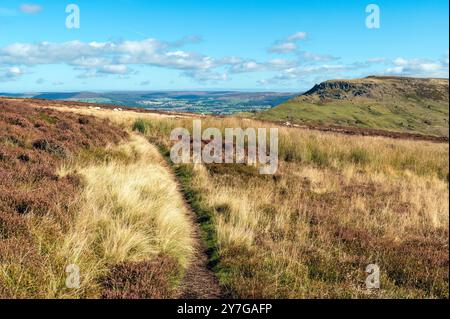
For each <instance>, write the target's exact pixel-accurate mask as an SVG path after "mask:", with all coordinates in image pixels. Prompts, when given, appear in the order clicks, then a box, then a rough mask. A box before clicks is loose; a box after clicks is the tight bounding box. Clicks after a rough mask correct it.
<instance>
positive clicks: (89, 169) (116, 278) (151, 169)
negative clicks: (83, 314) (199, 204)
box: [0, 101, 193, 298]
mask: <svg viewBox="0 0 450 319" xmlns="http://www.w3.org/2000/svg"><path fill="white" fill-rule="evenodd" d="M0 103H1V104H0V124H1V125H0V177H1V178H0V190H1V192H0V298H67V297H69V298H86V297H89V298H96V297H100V296H103V297H105V298H123V297H125V298H138V297H140V298H166V297H173V296H175V295H176V294H177V293H178V292H177V291H176V289H175V288H176V286H177V285H178V283H179V280H180V279H181V276H182V275H183V272H184V269H185V268H186V267H187V264H188V263H189V262H190V259H191V258H192V252H193V240H192V237H191V235H192V228H191V221H190V219H189V217H188V215H187V211H186V208H185V206H184V202H183V198H182V196H181V195H180V193H179V192H178V189H177V184H176V182H175V181H174V180H173V178H172V176H171V173H170V172H169V171H168V170H167V167H166V163H165V161H164V159H163V158H162V157H161V156H160V154H159V153H158V151H157V149H156V148H155V147H153V146H152V145H150V144H149V143H148V142H147V141H146V140H145V139H144V138H142V137H137V136H134V135H131V137H130V136H128V137H127V134H126V133H125V132H124V131H123V130H121V129H120V128H118V127H117V126H114V125H112V124H111V123H110V122H109V121H107V120H99V119H96V118H94V117H89V116H80V115H77V114H73V113H66V112H59V111H56V110H52V109H47V108H36V107H34V105H33V103H32V102H17V101H7V102H5V101H0ZM119 142H120V145H118V144H119ZM70 264H75V265H77V266H78V267H79V269H80V276H81V278H80V280H81V282H80V288H79V289H69V288H67V287H66V279H67V276H68V274H67V273H66V266H68V265H70Z"/></svg>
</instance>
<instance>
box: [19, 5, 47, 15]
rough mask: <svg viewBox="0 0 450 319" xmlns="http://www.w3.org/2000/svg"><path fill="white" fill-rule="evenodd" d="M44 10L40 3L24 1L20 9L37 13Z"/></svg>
mask: <svg viewBox="0 0 450 319" xmlns="http://www.w3.org/2000/svg"><path fill="white" fill-rule="evenodd" d="M42 10H43V8H42V6H40V5H38V4H29V3H24V4H22V5H21V6H20V11H22V12H23V13H27V14H36V13H39V12H41V11H42Z"/></svg>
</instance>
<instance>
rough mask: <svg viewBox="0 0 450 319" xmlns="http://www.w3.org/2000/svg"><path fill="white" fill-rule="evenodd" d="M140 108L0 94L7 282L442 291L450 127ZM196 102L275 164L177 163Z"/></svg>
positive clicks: (91, 291) (113, 291) (251, 293)
mask: <svg viewBox="0 0 450 319" xmlns="http://www.w3.org/2000/svg"><path fill="white" fill-rule="evenodd" d="M138 111H139V112H137V110H132V109H123V110H122V111H119V110H118V109H114V108H113V107H106V106H102V107H93V105H90V104H84V103H74V102H54V101H46V100H32V99H28V100H27V99H23V100H20V99H0V124H1V125H0V176H1V177H3V178H0V189H1V190H2V192H1V195H0V298H177V297H181V298H217V297H221V296H224V297H228V298H239V299H242V298H250V299H254V298H448V282H449V281H448V265H449V264H448V211H449V209H448V203H449V202H448V195H449V193H448V170H449V168H448V154H449V153H448V148H449V146H448V143H439V142H437V141H433V142H430V141H420V140H413V139H402V138H398V139H396V140H393V139H391V138H386V137H382V136H362V135H359V136H354V135H350V134H342V133H337V132H326V133H324V132H320V131H317V130H309V129H304V128H299V127H286V126H284V125H277V124H275V123H268V122H262V121H255V120H249V119H243V118H238V117H213V116H202V117H200V116H198V115H197V116H187V115H184V114H174V113H171V114H165V113H155V112H144V111H143V110H142V109H141V110H138ZM193 118H201V119H202V126H204V127H216V128H219V129H220V130H221V131H222V132H223V131H224V130H225V128H237V127H240V128H243V129H246V128H263V127H273V126H277V127H279V167H278V171H277V172H276V174H275V175H260V174H259V170H258V169H257V167H254V166H253V165H251V164H247V165H246V164H223V165H221V164H207V163H202V164H196V165H192V164H174V163H173V162H171V160H170V158H169V156H168V154H169V153H170V149H171V146H172V145H173V144H174V141H172V140H171V139H170V132H171V131H172V130H173V129H174V128H179V127H183V128H187V129H188V130H189V128H191V127H192V120H193ZM371 264H376V265H378V266H379V268H380V271H381V289H378V290H368V289H367V287H366V285H365V280H366V278H367V273H366V272H365V270H366V267H367V266H368V265H371ZM70 265H76V266H78V267H79V269H80V271H81V278H80V280H81V281H80V285H79V288H76V287H75V288H73V287H71V286H68V285H67V280H68V279H70V278H73V277H72V272H71V271H68V272H70V274H69V275H68V272H66V271H67V269H69V270H70V269H72V268H67V267H68V266H70ZM69 283H71V282H69Z"/></svg>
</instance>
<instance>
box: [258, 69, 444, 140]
mask: <svg viewBox="0 0 450 319" xmlns="http://www.w3.org/2000/svg"><path fill="white" fill-rule="evenodd" d="M448 101H449V98H448V79H420V78H403V77H374V76H371V77H367V78H363V79H356V80H331V81H326V82H323V83H321V84H318V85H316V86H314V87H313V88H312V89H311V90H309V91H308V92H306V93H304V94H302V95H300V96H297V97H295V98H293V99H291V100H289V101H287V102H285V103H283V104H281V105H279V106H277V107H275V108H273V109H270V110H268V111H264V112H261V113H259V114H257V115H256V117H257V118H259V119H266V120H275V121H289V122H292V123H297V124H315V125H326V126H349V127H358V128H370V129H382V130H389V131H396V132H407V133H420V134H425V135H437V136H447V137H448V135H449V124H448V123H449V109H448Z"/></svg>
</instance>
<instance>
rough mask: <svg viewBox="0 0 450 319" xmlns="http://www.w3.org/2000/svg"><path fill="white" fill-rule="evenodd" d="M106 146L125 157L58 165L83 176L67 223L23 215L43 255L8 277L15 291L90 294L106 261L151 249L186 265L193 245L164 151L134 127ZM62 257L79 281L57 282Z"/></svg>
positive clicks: (141, 257)
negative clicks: (29, 268)
mask: <svg viewBox="0 0 450 319" xmlns="http://www.w3.org/2000/svg"><path fill="white" fill-rule="evenodd" d="M112 148H113V149H114V151H120V152H121V153H124V154H127V155H128V156H129V159H128V160H124V161H119V160H111V161H107V162H101V161H100V162H99V161H95V160H93V161H92V163H89V162H84V163H83V162H79V161H78V162H77V161H71V162H68V163H66V164H65V165H64V166H62V167H61V169H60V170H59V173H60V174H61V175H67V174H69V173H77V174H79V175H80V176H81V177H82V179H83V182H84V187H83V189H82V193H81V195H80V196H79V197H78V198H77V201H76V202H75V203H69V204H70V206H71V208H70V210H71V211H72V212H73V213H72V214H73V216H72V217H70V218H69V219H70V220H69V222H68V223H67V224H68V226H62V225H60V224H59V223H58V221H57V220H55V219H54V218H53V217H51V216H44V217H37V216H33V215H30V216H29V217H28V219H29V222H30V223H31V227H30V228H31V229H32V230H33V231H34V234H33V237H34V239H35V241H36V245H37V246H38V247H40V250H39V254H41V255H44V256H47V258H45V263H44V264H43V265H42V277H40V278H22V276H19V277H18V278H17V277H15V278H14V280H15V281H17V282H15V283H14V285H16V286H17V287H21V288H18V289H19V290H20V289H22V291H17V297H23V298H28V297H33V298H36V297H40V298H97V297H99V296H100V294H101V286H100V279H101V278H102V276H104V275H106V274H107V273H108V270H109V269H110V268H111V267H112V266H114V265H116V264H118V263H122V262H139V261H145V260H152V259H153V258H155V257H156V256H157V255H159V254H165V255H168V256H171V257H173V258H174V259H175V260H176V261H178V263H179V265H180V266H181V269H182V271H184V270H185V269H186V268H187V267H188V265H189V263H190V261H191V258H192V256H193V252H194V248H193V246H194V240H193V229H192V222H191V220H190V217H189V215H188V211H187V208H186V206H185V204H184V200H183V198H182V195H181V194H180V192H179V191H178V188H177V187H178V186H177V183H176V181H175V180H174V178H173V176H172V175H171V173H170V170H169V169H168V167H167V165H166V163H165V161H164V159H163V158H162V157H161V155H160V154H159V153H158V150H157V149H156V148H155V147H154V146H153V145H151V144H149V143H148V142H147V140H146V139H145V138H143V137H141V136H138V135H132V136H131V138H130V141H128V142H124V143H123V144H121V145H120V146H112ZM70 264H75V265H77V266H78V267H79V268H80V279H81V283H80V284H81V285H80V288H79V289H68V288H67V287H66V285H65V281H66V278H67V276H68V275H69V274H66V273H65V268H66V266H67V265H70ZM10 266H11V265H10ZM5 267H7V265H4V264H1V267H0V272H3V273H4V275H7V274H8V273H11V269H7V268H5ZM23 273H24V276H27V273H26V271H24V272H23ZM181 276H182V273H180V278H181Z"/></svg>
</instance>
